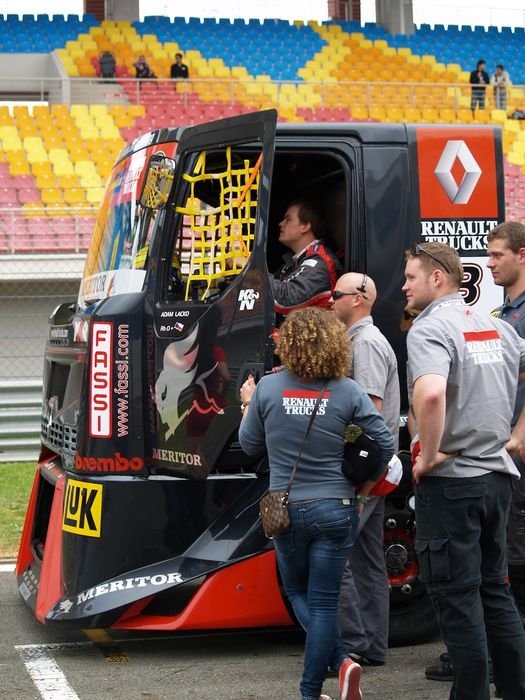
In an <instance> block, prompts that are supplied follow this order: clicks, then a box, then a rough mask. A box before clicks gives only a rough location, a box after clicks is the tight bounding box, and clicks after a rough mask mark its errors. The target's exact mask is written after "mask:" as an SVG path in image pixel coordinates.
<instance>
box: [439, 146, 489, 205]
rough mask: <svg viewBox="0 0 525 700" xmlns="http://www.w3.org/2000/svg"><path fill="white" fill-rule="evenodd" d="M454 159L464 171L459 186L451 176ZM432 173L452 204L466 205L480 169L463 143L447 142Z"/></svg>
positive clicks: (479, 174) (478, 176)
mask: <svg viewBox="0 0 525 700" xmlns="http://www.w3.org/2000/svg"><path fill="white" fill-rule="evenodd" d="M456 159H457V160H459V162H460V163H461V165H462V166H463V168H464V169H465V174H464V175H463V177H462V179H461V182H460V183H459V185H458V184H457V183H456V180H455V179H454V176H453V175H452V168H453V166H454V163H455V161H456ZM434 173H435V175H436V177H437V179H438V180H439V182H440V184H441V187H443V189H444V190H445V192H446V193H447V195H448V198H449V199H450V201H451V202H452V203H453V204H467V202H468V201H469V199H470V198H471V196H472V193H473V192H474V189H475V187H476V185H477V184H478V180H479V178H480V177H481V168H480V167H479V165H478V164H477V163H476V160H475V158H474V156H473V155H472V153H471V151H470V150H469V148H468V146H467V144H466V143H465V142H464V141H449V142H448V143H447V145H446V146H445V148H444V149H443V153H442V154H441V158H440V159H439V163H438V164H437V165H436V169H435V170H434Z"/></svg>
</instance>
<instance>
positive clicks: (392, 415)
mask: <svg viewBox="0 0 525 700" xmlns="http://www.w3.org/2000/svg"><path fill="white" fill-rule="evenodd" d="M376 297H377V292H376V286H375V283H374V280H373V279H371V278H370V277H368V276H367V275H364V274H361V273H359V274H358V273H356V272H349V273H348V274H346V275H343V276H342V277H340V278H339V279H338V280H337V283H336V285H335V289H334V291H333V292H332V299H333V302H332V308H333V310H334V311H335V314H336V316H337V318H338V319H339V320H340V321H342V322H343V323H344V324H345V326H346V327H347V329H348V330H347V334H348V336H349V338H350V341H351V350H350V354H351V358H352V359H351V369H352V377H353V379H355V381H356V382H357V383H358V384H359V385H360V386H361V388H362V389H364V390H365V391H366V393H367V394H368V396H369V397H370V399H371V400H372V403H373V404H374V406H375V407H376V408H377V410H378V411H379V412H380V413H382V414H383V417H384V419H385V421H386V424H387V426H388V429H389V430H390V433H391V435H392V438H393V440H394V447H395V451H396V452H397V450H398V443H399V411H400V398H399V377H398V373H397V359H396V356H395V354H394V351H393V350H392V347H391V345H390V343H389V342H388V340H387V339H386V338H385V336H384V335H383V334H382V333H381V331H380V330H379V329H378V328H377V327H376V326H375V325H374V321H373V319H372V316H371V312H372V306H373V305H374V302H375V300H376ZM384 517H385V499H384V498H381V497H379V496H370V497H369V498H368V502H367V503H366V505H365V506H364V508H363V510H362V512H361V515H360V517H359V536H358V538H357V541H356V542H355V544H354V546H353V547H352V549H351V551H350V555H349V557H348V562H347V565H346V567H345V572H344V574H343V581H342V584H341V594H340V597H339V614H338V622H339V629H340V631H341V636H342V638H343V642H344V645H345V647H346V650H347V651H348V653H349V655H350V656H351V657H352V658H353V659H355V660H356V661H357V662H358V663H359V664H360V665H361V666H363V665H364V666H382V665H383V664H384V663H385V659H386V654H387V649H388V616H389V607H390V605H389V603H390V590H389V584H388V575H387V570H386V563H385V556H384V550H383V528H384Z"/></svg>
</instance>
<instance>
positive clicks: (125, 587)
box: [62, 572, 184, 605]
mask: <svg viewBox="0 0 525 700" xmlns="http://www.w3.org/2000/svg"><path fill="white" fill-rule="evenodd" d="M178 583H184V579H183V578H182V576H181V574H179V573H178V572H176V573H169V574H154V575H153V576H135V577H134V578H124V579H117V580H116V581H109V582H108V583H101V584H100V585H98V586H93V587H92V588H88V589H87V590H85V591H82V592H81V593H79V594H78V595H77V600H76V604H77V605H81V604H82V603H86V602H87V601H88V600H93V598H99V597H100V596H103V595H108V594H109V593H118V592H119V591H129V590H131V589H133V588H146V587H151V586H166V585H168V584H178ZM62 602H65V603H68V602H69V603H71V601H70V600H68V599H66V601H62Z"/></svg>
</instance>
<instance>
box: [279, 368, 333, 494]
mask: <svg viewBox="0 0 525 700" xmlns="http://www.w3.org/2000/svg"><path fill="white" fill-rule="evenodd" d="M327 385H328V380H327V381H325V382H323V386H322V387H321V391H320V392H319V396H318V397H317V401H316V402H315V406H314V408H313V411H312V414H311V416H310V420H309V421H308V425H307V427H306V432H305V434H304V438H303V441H302V443H301V447H300V448H299V453H298V455H297V457H296V459H295V462H294V465H293V469H292V474H291V476H290V480H289V481H288V486H287V487H286V491H285V493H284V498H283V504H284V505H286V504H287V503H288V496H289V494H290V489H291V488H292V484H293V480H294V479H295V473H296V471H297V467H298V466H299V460H300V459H301V455H302V453H303V447H304V444H305V442H306V438H307V437H308V433H309V432H310V428H311V427H312V423H313V422H314V418H315V416H316V413H317V411H318V409H319V405H320V404H321V399H322V398H323V395H324V392H325V389H326V387H327Z"/></svg>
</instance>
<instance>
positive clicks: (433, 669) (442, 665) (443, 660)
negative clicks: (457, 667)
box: [425, 651, 454, 681]
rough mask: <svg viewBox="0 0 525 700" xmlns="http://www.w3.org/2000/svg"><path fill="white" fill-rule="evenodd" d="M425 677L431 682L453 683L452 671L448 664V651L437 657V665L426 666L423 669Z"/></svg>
mask: <svg viewBox="0 0 525 700" xmlns="http://www.w3.org/2000/svg"><path fill="white" fill-rule="evenodd" d="M425 677H426V678H428V679H429V680H431V681H453V680H454V669H453V668H452V664H451V663H450V658H449V655H448V651H444V652H443V653H442V654H440V655H439V663H437V664H435V665H433V666H427V667H426V669H425Z"/></svg>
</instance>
